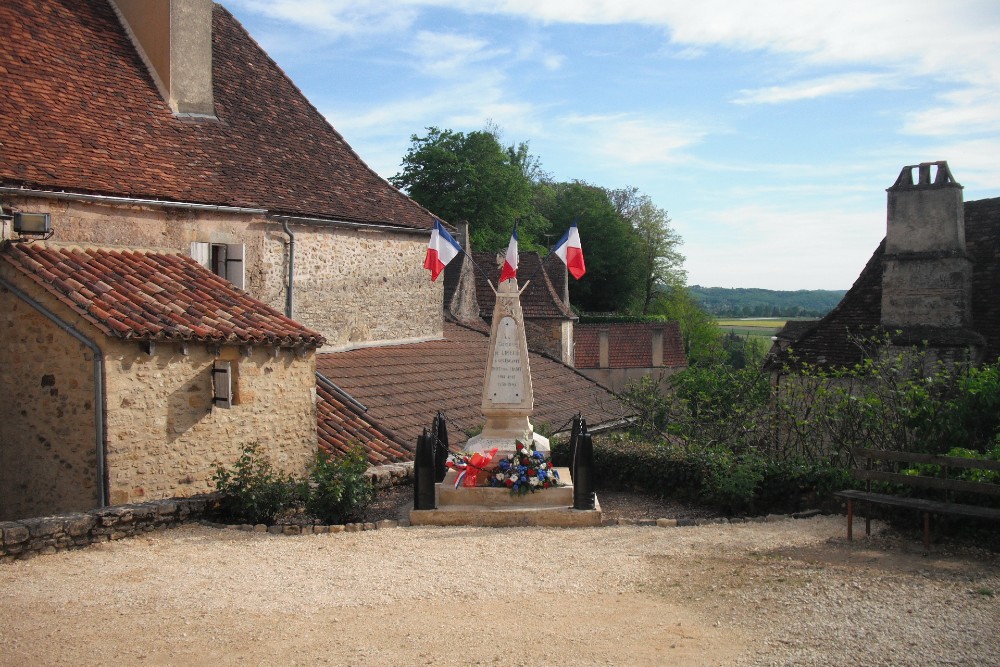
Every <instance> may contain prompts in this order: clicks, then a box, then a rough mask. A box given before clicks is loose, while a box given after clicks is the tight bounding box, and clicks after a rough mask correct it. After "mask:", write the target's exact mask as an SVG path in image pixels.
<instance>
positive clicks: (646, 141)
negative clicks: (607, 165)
mask: <svg viewBox="0 0 1000 667" xmlns="http://www.w3.org/2000/svg"><path fill="white" fill-rule="evenodd" d="M564 122H565V124H566V125H569V126H577V127H582V128H583V129H584V131H585V132H586V140H585V141H584V142H581V143H582V144H584V145H587V146H589V147H591V149H592V150H593V151H594V152H595V153H597V156H598V157H599V158H600V159H602V160H611V161H612V162H614V163H617V164H623V165H630V166H635V165H652V164H666V163H675V162H678V161H681V160H683V159H686V156H685V155H684V150H683V149H685V148H688V147H690V146H693V145H695V144H697V143H699V142H700V141H701V140H702V139H703V138H704V137H705V135H707V134H708V131H707V130H706V129H704V128H698V127H695V126H693V125H686V124H683V123H665V122H655V121H651V120H646V119H641V118H635V117H632V116H628V115H589V116H570V117H567V118H566V119H564Z"/></svg>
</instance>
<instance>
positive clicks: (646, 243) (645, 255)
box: [608, 187, 687, 315]
mask: <svg viewBox="0 0 1000 667" xmlns="http://www.w3.org/2000/svg"><path fill="white" fill-rule="evenodd" d="M608 199H609V200H610V201H611V203H612V205H614V207H615V210H616V211H617V212H618V215H620V216H621V217H622V219H624V220H626V221H628V223H629V224H630V225H632V229H633V230H634V231H635V234H636V237H637V241H638V247H639V254H638V255H637V256H636V258H635V261H636V262H637V263H638V264H639V267H638V268H639V271H640V272H641V274H642V291H641V293H640V295H639V303H638V310H639V311H640V312H641V313H642V314H643V315H646V314H648V313H649V312H650V311H649V309H650V306H652V303H653V300H654V299H655V298H656V295H657V294H658V293H659V291H660V289H661V288H662V287H663V286H665V285H684V283H685V282H687V273H686V272H685V271H684V268H683V266H684V255H682V254H681V253H680V251H679V250H678V248H679V247H680V245H681V237H680V235H679V234H678V233H677V232H676V231H675V230H673V229H671V228H670V218H668V217H667V212H666V211H665V210H663V209H662V208H660V207H658V206H656V205H655V204H654V203H653V200H652V199H650V198H649V196H648V195H644V194H641V193H640V192H639V190H638V188H634V187H630V188H623V189H620V190H609V191H608Z"/></svg>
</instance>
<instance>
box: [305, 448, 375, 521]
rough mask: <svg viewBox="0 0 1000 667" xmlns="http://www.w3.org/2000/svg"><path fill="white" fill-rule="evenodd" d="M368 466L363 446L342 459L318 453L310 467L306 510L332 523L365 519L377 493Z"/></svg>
mask: <svg viewBox="0 0 1000 667" xmlns="http://www.w3.org/2000/svg"><path fill="white" fill-rule="evenodd" d="M367 469H368V460H367V459H366V458H365V454H364V451H363V450H362V449H361V447H356V448H354V449H352V450H351V451H350V452H349V453H347V454H345V455H343V456H341V457H338V458H334V457H333V456H330V455H329V454H327V453H326V452H317V453H316V459H315V460H314V461H313V463H312V466H311V467H310V468H309V480H310V481H309V496H308V499H307V500H306V511H307V512H308V513H309V514H311V515H312V516H313V517H315V518H316V519H318V520H320V521H321V522H323V523H328V524H339V523H346V522H348V521H354V520H358V519H360V518H362V517H363V516H364V513H365V510H366V509H367V508H368V504H369V503H370V502H371V500H372V496H373V490H372V485H371V480H369V479H368V477H367V476H365V471H366V470H367Z"/></svg>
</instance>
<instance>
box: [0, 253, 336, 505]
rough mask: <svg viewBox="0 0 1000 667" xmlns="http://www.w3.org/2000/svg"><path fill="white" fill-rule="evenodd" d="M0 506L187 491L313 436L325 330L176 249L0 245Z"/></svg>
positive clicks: (284, 461) (297, 448)
mask: <svg viewBox="0 0 1000 667" xmlns="http://www.w3.org/2000/svg"><path fill="white" fill-rule="evenodd" d="M0 337H2V342H3V344H2V345H0V387H3V388H4V394H5V396H4V399H3V400H0V443H2V446H0V520H7V519H13V518H19V517H25V516H38V515H44V514H54V513H62V512H69V511H78V510H87V509H90V508H93V507H96V506H104V505H107V504H121V503H128V502H140V501H143V500H151V499H159V498H167V497H175V496H189V495H193V494H196V493H200V492H205V491H209V490H211V488H212V483H211V475H212V473H213V472H214V469H215V463H216V462H218V461H226V462H229V461H231V460H235V459H236V458H237V457H238V456H239V453H240V451H241V450H242V448H243V447H244V446H245V445H248V444H251V443H258V444H260V445H261V447H262V448H263V449H264V451H265V452H266V453H267V454H268V455H269V456H270V458H271V459H272V460H273V461H274V462H275V463H276V464H277V465H278V466H279V467H281V468H284V469H287V470H295V471H297V472H298V471H301V470H302V469H304V467H305V466H306V464H307V463H308V461H309V460H310V459H311V457H312V456H313V454H314V452H315V450H316V413H315V407H314V406H315V398H314V397H315V387H316V378H315V369H316V362H315V351H316V349H317V348H318V347H320V346H321V345H322V344H323V338H322V336H320V334H318V333H316V332H314V331H311V330H309V329H307V328H306V327H304V326H302V325H300V324H298V323H296V322H293V321H292V320H290V319H288V318H287V317H284V316H283V315H282V314H281V313H279V312H277V311H276V310H274V309H272V308H270V307H268V306H266V305H265V304H263V303H261V302H260V301H258V300H256V299H253V298H252V297H250V296H249V295H247V294H246V293H245V292H243V291H242V290H239V289H238V288H236V287H234V286H233V285H232V284H231V283H229V282H228V281H226V280H223V279H221V278H219V277H218V276H216V275H215V274H213V273H212V272H210V271H208V270H207V269H205V268H204V267H202V266H200V265H199V264H198V263H197V262H195V261H194V260H192V259H191V258H188V257H184V256H182V255H180V254H167V253H153V252H138V251H128V250H122V251H108V250H100V249H93V248H89V249H79V248H69V247H46V246H44V245H42V244H27V243H19V244H15V243H11V242H9V241H5V242H3V244H2V246H0Z"/></svg>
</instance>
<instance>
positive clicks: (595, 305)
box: [542, 181, 642, 312]
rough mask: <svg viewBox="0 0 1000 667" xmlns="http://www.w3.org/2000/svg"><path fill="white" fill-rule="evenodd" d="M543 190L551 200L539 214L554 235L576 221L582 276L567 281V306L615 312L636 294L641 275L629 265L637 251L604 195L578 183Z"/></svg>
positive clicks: (632, 236) (633, 264) (631, 233)
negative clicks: (583, 265) (584, 267)
mask: <svg viewBox="0 0 1000 667" xmlns="http://www.w3.org/2000/svg"><path fill="white" fill-rule="evenodd" d="M548 187H550V188H551V197H550V198H549V200H548V201H547V202H546V208H545V209H544V210H543V211H542V214H543V215H545V217H546V218H548V220H549V221H550V223H551V225H552V229H553V230H554V231H558V230H565V229H567V228H569V226H570V224H572V223H573V221H574V220H575V221H576V223H577V226H578V227H579V228H580V238H581V241H582V244H583V254H584V257H585V258H586V262H587V273H586V275H584V276H583V278H581V279H580V280H571V281H570V288H569V289H570V301H571V302H572V303H573V304H574V305H575V306H576V307H578V308H580V309H581V310H585V311H592V312H606V311H616V310H620V309H621V308H622V306H623V305H624V304H628V303H631V302H633V301H634V300H635V299H636V298H637V297H638V295H639V294H640V293H641V289H642V274H641V272H640V266H639V264H638V263H637V262H636V261H635V258H636V256H637V255H639V254H640V245H639V242H638V238H637V236H636V234H635V232H634V231H633V230H632V228H631V226H630V225H629V224H628V223H627V222H626V221H625V220H624V219H623V218H622V217H621V216H620V215H619V214H618V212H617V211H616V210H615V207H614V205H613V204H612V203H611V200H610V199H609V198H608V194H607V191H605V190H604V189H602V188H599V187H597V186H594V185H589V184H587V183H583V182H580V181H575V182H572V183H553V184H550V185H549V186H548Z"/></svg>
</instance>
